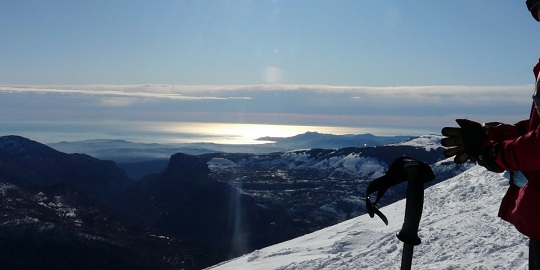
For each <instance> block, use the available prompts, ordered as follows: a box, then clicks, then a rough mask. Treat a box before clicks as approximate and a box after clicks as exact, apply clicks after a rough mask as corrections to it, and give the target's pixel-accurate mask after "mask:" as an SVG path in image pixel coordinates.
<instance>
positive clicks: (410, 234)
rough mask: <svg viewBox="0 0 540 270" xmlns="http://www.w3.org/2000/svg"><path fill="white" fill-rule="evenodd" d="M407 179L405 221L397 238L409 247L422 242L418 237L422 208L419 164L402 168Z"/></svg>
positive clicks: (422, 185) (421, 180)
mask: <svg viewBox="0 0 540 270" xmlns="http://www.w3.org/2000/svg"><path fill="white" fill-rule="evenodd" d="M404 170H405V173H406V175H407V179H408V181H409V183H408V185H407V200H406V202H405V220H404V221H403V226H402V227H401V230H400V231H399V233H398V234H397V238H398V239H399V240H401V241H402V242H404V243H406V244H410V245H414V246H416V245H419V244H420V243H421V242H422V241H421V240H420V237H418V227H419V225H420V219H421V218H422V208H423V206H424V179H423V175H422V173H421V166H420V164H418V163H416V164H414V163H412V164H410V165H408V164H407V165H405V167H404Z"/></svg>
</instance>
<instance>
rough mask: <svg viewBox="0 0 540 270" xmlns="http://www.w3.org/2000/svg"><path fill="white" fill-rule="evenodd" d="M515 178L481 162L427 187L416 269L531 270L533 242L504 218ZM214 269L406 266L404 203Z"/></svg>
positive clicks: (415, 250) (381, 267)
mask: <svg viewBox="0 0 540 270" xmlns="http://www.w3.org/2000/svg"><path fill="white" fill-rule="evenodd" d="M507 187H508V181H507V180H506V179H505V178H503V177H502V176H501V175H499V174H495V173H491V172H488V171H486V170H485V169H484V168H482V167H479V166H475V167H473V168H471V169H469V170H468V171H466V172H464V173H462V174H460V175H458V176H456V177H454V178H451V179H449V180H446V181H444V182H441V183H439V184H437V185H434V186H432V187H430V188H428V189H426V191H425V202H424V211H423V215H422V220H421V223H420V231H419V236H420V238H421V239H422V243H421V244H420V245H418V246H416V247H415V248H414V258H413V266H412V268H413V269H437V270H454V269H477V270H480V269H518V270H519V269H521V270H526V269H528V266H527V265H528V263H527V260H528V246H527V244H528V239H527V238H526V237H524V236H523V235H521V234H520V233H519V232H517V231H516V230H515V229H514V228H513V226H512V225H510V224H509V223H506V222H504V221H502V220H501V219H499V218H498V217H497V211H498V207H499V203H500V201H501V199H502V197H503V195H504V192H505V191H506V189H507ZM381 211H382V212H383V213H384V214H385V215H386V216H387V217H388V220H389V225H388V226H385V225H384V223H383V222H382V221H381V220H380V219H379V218H378V217H377V216H375V218H370V217H369V216H368V215H362V216H359V217H356V218H353V219H351V220H348V221H345V222H343V223H340V224H337V225H335V226H332V227H328V228H325V229H323V230H320V231H316V232H313V233H311V234H307V235H305V236H302V237H299V238H296V239H292V240H290V241H287V242H283V243H280V244H277V245H274V246H270V247H267V248H264V249H261V250H257V251H254V252H252V253H249V254H246V255H244V256H242V257H239V258H236V259H233V260H231V261H228V262H224V263H222V264H219V265H216V266H213V267H210V268H209V269H215V270H218V269H220V270H225V269H231V270H232V269H234V270H238V269H250V270H254V269H265V270H266V269H280V270H321V269H336V270H348V269H381V270H382V269H384V270H387V269H399V268H400V264H401V253H402V248H403V243H402V242H400V241H399V240H398V239H397V237H396V236H395V234H396V233H397V232H398V231H399V230H400V229H401V226H402V224H403V218H404V214H405V200H402V201H399V202H396V203H394V204H391V205H389V206H386V207H383V208H381Z"/></svg>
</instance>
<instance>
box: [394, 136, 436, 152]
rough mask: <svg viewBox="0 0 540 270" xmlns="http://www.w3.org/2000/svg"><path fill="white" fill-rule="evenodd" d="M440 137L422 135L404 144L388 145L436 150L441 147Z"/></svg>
mask: <svg viewBox="0 0 540 270" xmlns="http://www.w3.org/2000/svg"><path fill="white" fill-rule="evenodd" d="M442 138H443V136H442V135H423V136H420V137H417V138H413V139H410V140H407V141H404V142H400V143H395V144H389V145H396V146H397V145H407V146H414V147H422V148H424V149H426V150H427V151H431V150H434V149H437V148H439V147H442V146H441V139H442Z"/></svg>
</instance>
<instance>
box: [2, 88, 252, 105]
mask: <svg viewBox="0 0 540 270" xmlns="http://www.w3.org/2000/svg"><path fill="white" fill-rule="evenodd" d="M169 90H170V89H169ZM173 90H174V89H173ZM0 92H3V93H35V94H66V95H67V94H69V95H90V96H102V97H113V98H111V103H114V100H120V99H123V100H126V99H127V98H140V99H171V100H226V99H249V98H248V97H219V96H204V95H198V96H190V95H185V94H183V93H180V92H173V91H169V92H167V91H163V89H162V87H159V86H153V87H142V86H125V85H80V86H57V87H51V86H0ZM120 103H123V102H120Z"/></svg>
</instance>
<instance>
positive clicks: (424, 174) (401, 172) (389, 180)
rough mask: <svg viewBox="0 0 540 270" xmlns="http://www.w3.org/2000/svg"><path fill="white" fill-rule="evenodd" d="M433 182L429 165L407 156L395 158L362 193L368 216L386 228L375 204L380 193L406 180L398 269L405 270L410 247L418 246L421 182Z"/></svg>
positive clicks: (409, 257) (409, 260) (385, 221)
mask: <svg viewBox="0 0 540 270" xmlns="http://www.w3.org/2000/svg"><path fill="white" fill-rule="evenodd" d="M433 179H435V174H434V173H433V170H431V167H429V165H427V164H425V163H423V162H420V161H418V160H415V159H413V158H410V157H400V158H397V159H396V160H395V161H394V162H393V163H392V165H390V167H389V168H388V171H387V172H386V174H385V175H383V176H381V177H379V178H377V179H375V180H373V181H372V182H371V183H370V184H369V185H368V187H367V190H366V193H367V195H366V208H367V211H368V214H369V215H370V217H374V216H375V215H377V216H379V217H380V218H381V219H382V220H383V222H384V223H385V224H386V225H388V219H387V218H386V216H385V215H384V214H383V213H382V212H381V211H380V210H379V209H377V207H376V205H377V203H378V202H379V200H380V199H381V198H382V196H383V195H384V193H385V192H386V191H387V190H388V189H389V188H390V187H391V186H394V185H397V184H399V183H401V182H405V181H408V185H407V194H406V201H405V220H404V221H403V226H402V228H401V230H400V231H399V233H397V238H398V239H399V240H401V241H402V242H403V243H404V244H403V255H402V258H401V269H402V270H409V269H411V265H412V258H413V251H414V246H416V245H419V244H420V242H421V240H420V238H419V237H418V227H419V225H420V219H421V217H422V208H423V206H424V183H425V182H429V181H431V180H433ZM375 191H377V198H376V200H375V202H372V201H371V199H370V197H369V194H371V193H373V192H375Z"/></svg>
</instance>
